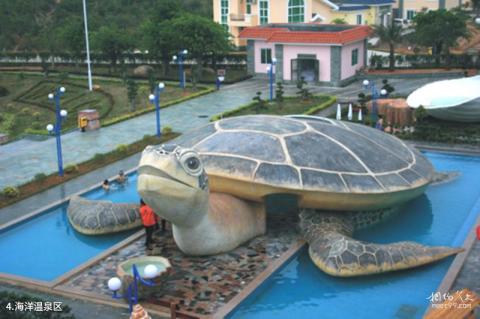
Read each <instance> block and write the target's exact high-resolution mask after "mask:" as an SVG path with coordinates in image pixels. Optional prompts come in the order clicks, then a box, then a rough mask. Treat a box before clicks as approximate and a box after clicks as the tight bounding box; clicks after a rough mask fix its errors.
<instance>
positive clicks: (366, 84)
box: [363, 79, 387, 124]
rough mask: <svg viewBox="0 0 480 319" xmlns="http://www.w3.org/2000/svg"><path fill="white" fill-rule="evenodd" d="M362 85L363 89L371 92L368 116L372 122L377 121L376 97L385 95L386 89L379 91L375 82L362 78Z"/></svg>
mask: <svg viewBox="0 0 480 319" xmlns="http://www.w3.org/2000/svg"><path fill="white" fill-rule="evenodd" d="M363 87H364V89H365V90H371V92H372V112H371V114H370V118H371V120H372V123H374V124H375V123H377V121H378V107H377V100H378V98H379V97H380V96H381V97H384V96H386V95H387V90H385V89H382V90H380V92H379V91H378V89H377V87H376V85H375V82H373V81H369V80H366V79H365V80H363Z"/></svg>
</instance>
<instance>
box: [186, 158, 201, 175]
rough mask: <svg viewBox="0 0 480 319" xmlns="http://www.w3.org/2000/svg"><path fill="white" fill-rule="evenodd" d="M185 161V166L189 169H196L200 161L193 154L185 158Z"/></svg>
mask: <svg viewBox="0 0 480 319" xmlns="http://www.w3.org/2000/svg"><path fill="white" fill-rule="evenodd" d="M185 163H186V164H187V167H188V168H189V169H191V170H192V171H196V170H197V169H198V167H199V166H200V161H199V160H198V158H196V157H193V156H192V157H189V158H187V160H186V161H185Z"/></svg>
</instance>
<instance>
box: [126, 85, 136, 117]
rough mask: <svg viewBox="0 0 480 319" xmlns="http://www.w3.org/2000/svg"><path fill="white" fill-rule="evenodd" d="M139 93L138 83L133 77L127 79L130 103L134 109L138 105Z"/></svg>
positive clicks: (133, 109)
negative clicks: (136, 103) (136, 101)
mask: <svg viewBox="0 0 480 319" xmlns="http://www.w3.org/2000/svg"><path fill="white" fill-rule="evenodd" d="M137 95H138V84H137V82H135V81H134V80H132V79H128V80H127V96H128V100H129V101H130V104H131V106H132V111H135V109H136V105H135V100H136V98H137Z"/></svg>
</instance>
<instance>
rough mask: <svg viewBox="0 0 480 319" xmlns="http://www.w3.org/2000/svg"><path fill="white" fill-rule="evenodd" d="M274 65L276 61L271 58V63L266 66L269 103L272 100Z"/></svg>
mask: <svg viewBox="0 0 480 319" xmlns="http://www.w3.org/2000/svg"><path fill="white" fill-rule="evenodd" d="M275 64H277V59H276V58H272V62H271V63H270V64H269V65H268V66H267V73H268V74H269V77H270V101H272V100H273V75H274V72H273V68H274V67H275Z"/></svg>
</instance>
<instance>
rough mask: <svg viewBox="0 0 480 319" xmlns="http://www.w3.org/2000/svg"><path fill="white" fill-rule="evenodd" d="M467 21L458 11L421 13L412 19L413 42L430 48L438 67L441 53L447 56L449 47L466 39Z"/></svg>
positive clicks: (442, 10) (443, 10) (441, 10)
mask: <svg viewBox="0 0 480 319" xmlns="http://www.w3.org/2000/svg"><path fill="white" fill-rule="evenodd" d="M467 20H468V16H466V15H465V14H464V13H462V12H460V11H458V10H450V11H448V10H445V9H440V10H435V11H428V12H421V13H419V14H417V15H416V16H415V17H414V18H413V22H414V25H415V41H416V42H417V43H418V44H420V45H425V46H429V47H432V53H433V54H434V55H435V62H436V64H437V65H439V64H440V56H441V54H442V52H445V54H446V55H449V53H450V50H449V49H450V47H452V46H454V45H455V43H456V41H457V39H458V38H460V37H464V38H468V36H469V32H468V29H467V25H466V22H467Z"/></svg>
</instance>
